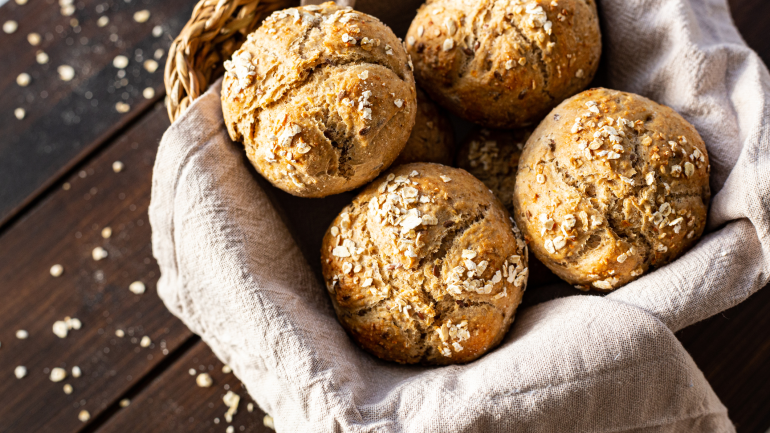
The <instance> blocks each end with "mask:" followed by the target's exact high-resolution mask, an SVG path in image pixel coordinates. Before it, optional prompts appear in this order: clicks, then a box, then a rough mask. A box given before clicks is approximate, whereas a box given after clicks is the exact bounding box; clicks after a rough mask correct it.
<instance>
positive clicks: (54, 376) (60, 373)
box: [48, 367, 67, 382]
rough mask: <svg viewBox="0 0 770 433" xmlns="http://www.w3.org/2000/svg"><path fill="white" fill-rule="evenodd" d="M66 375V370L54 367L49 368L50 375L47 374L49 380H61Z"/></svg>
mask: <svg viewBox="0 0 770 433" xmlns="http://www.w3.org/2000/svg"><path fill="white" fill-rule="evenodd" d="M66 377H67V370H65V369H63V368H60V367H56V368H54V369H53V370H51V375H50V376H48V378H49V379H51V382H61V381H62V380H64V379H65V378H66Z"/></svg>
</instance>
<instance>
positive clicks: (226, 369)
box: [222, 364, 233, 374]
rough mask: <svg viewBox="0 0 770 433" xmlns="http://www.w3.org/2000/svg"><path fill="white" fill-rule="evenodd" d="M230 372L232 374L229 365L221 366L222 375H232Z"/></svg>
mask: <svg viewBox="0 0 770 433" xmlns="http://www.w3.org/2000/svg"><path fill="white" fill-rule="evenodd" d="M232 372H233V369H232V368H230V366H229V365H227V364H225V365H223V366H222V373H224V374H230V373H232Z"/></svg>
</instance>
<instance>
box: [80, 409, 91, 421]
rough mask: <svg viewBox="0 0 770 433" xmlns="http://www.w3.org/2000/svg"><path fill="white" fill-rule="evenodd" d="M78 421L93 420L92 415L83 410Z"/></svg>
mask: <svg viewBox="0 0 770 433" xmlns="http://www.w3.org/2000/svg"><path fill="white" fill-rule="evenodd" d="M78 419H79V420H80V421H82V422H86V421H88V420H89V419H91V414H90V413H88V411H87V410H81V411H80V413H79V414H78Z"/></svg>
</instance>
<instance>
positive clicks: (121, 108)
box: [115, 102, 131, 113]
mask: <svg viewBox="0 0 770 433" xmlns="http://www.w3.org/2000/svg"><path fill="white" fill-rule="evenodd" d="M130 109H131V106H130V105H128V104H126V103H125V102H118V103H117V104H115V111H117V112H118V113H128V110H130Z"/></svg>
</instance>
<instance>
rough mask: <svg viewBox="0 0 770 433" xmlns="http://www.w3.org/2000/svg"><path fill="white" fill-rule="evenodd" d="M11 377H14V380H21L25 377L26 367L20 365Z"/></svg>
mask: <svg viewBox="0 0 770 433" xmlns="http://www.w3.org/2000/svg"><path fill="white" fill-rule="evenodd" d="M13 375H14V376H16V379H21V378H22V377H24V376H26V375H27V367H25V366H23V365H20V366H18V367H16V368H14V369H13Z"/></svg>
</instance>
